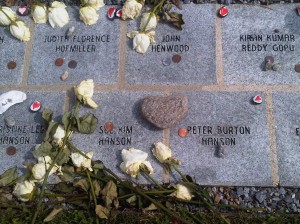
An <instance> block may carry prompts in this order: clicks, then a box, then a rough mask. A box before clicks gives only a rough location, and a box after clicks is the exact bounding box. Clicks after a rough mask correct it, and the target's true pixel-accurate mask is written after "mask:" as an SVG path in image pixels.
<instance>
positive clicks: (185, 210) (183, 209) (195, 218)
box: [176, 203, 201, 224]
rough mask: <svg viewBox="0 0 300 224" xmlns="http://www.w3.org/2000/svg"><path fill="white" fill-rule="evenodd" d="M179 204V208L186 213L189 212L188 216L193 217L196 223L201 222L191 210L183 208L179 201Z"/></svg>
mask: <svg viewBox="0 0 300 224" xmlns="http://www.w3.org/2000/svg"><path fill="white" fill-rule="evenodd" d="M176 204H177V209H179V210H180V211H181V212H184V213H185V214H186V213H188V217H192V219H193V220H194V221H195V222H196V223H199V224H200V223H201V221H200V220H199V219H198V218H197V217H195V216H194V215H193V214H191V213H190V212H189V211H187V209H186V208H183V207H182V206H180V205H179V204H178V203H176Z"/></svg>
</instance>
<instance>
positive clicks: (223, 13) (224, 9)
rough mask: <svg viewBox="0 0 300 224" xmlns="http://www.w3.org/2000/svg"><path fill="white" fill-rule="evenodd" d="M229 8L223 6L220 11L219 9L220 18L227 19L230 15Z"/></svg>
mask: <svg viewBox="0 0 300 224" xmlns="http://www.w3.org/2000/svg"><path fill="white" fill-rule="evenodd" d="M228 12H229V11H228V8H227V7H226V6H222V7H221V8H220V9H219V16H221V17H225V16H227V15H228Z"/></svg>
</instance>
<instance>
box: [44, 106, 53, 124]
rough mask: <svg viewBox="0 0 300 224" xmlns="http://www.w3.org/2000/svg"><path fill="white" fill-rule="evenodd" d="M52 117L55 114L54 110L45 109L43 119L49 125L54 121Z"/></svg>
mask: <svg viewBox="0 0 300 224" xmlns="http://www.w3.org/2000/svg"><path fill="white" fill-rule="evenodd" d="M52 115H53V112H52V110H49V109H44V110H43V112H42V118H43V119H44V120H45V121H47V123H50V122H51V121H52Z"/></svg>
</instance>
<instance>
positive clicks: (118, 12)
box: [116, 9, 122, 18]
mask: <svg viewBox="0 0 300 224" xmlns="http://www.w3.org/2000/svg"><path fill="white" fill-rule="evenodd" d="M121 16H122V9H118V10H117V11H116V17H118V18H120V17H121Z"/></svg>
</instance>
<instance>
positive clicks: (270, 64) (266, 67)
mask: <svg viewBox="0 0 300 224" xmlns="http://www.w3.org/2000/svg"><path fill="white" fill-rule="evenodd" d="M272 67H273V63H272V62H271V61H267V62H266V64H265V71H269V70H271V69H272Z"/></svg>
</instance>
